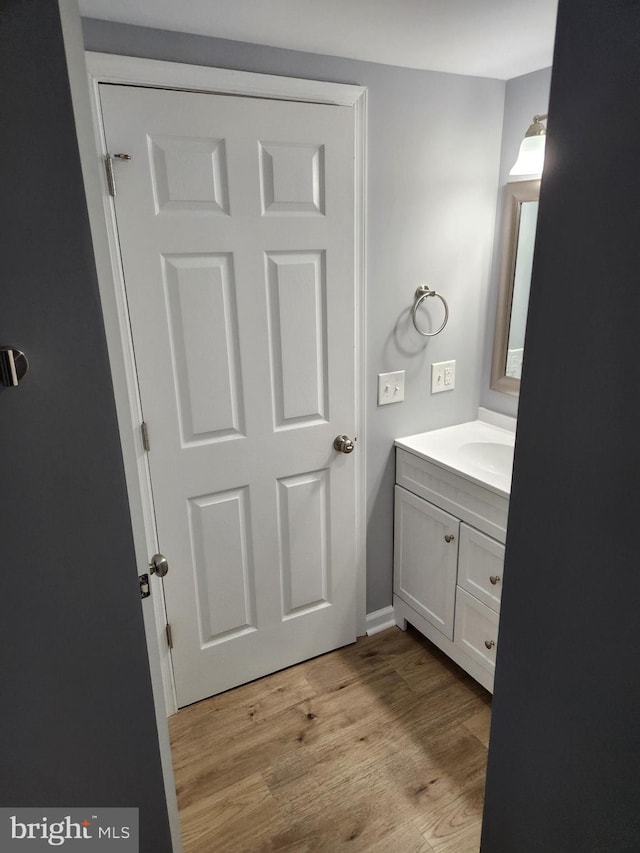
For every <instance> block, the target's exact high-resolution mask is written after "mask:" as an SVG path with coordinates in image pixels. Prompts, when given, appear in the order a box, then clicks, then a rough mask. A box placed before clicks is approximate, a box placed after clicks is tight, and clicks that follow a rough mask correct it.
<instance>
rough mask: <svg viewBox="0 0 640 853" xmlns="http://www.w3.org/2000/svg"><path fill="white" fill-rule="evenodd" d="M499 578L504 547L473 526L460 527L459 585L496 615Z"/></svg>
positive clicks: (498, 606)
mask: <svg viewBox="0 0 640 853" xmlns="http://www.w3.org/2000/svg"><path fill="white" fill-rule="evenodd" d="M503 577H504V545H502V543H500V542H496V540H495V539H491V538H490V537H489V536H485V535H484V533H480V531H478V530H474V528H473V527H469V526H468V525H466V524H461V525H460V551H459V556H458V584H459V586H461V587H462V588H463V589H465V590H466V591H467V592H468V593H470V594H471V595H473V596H474V597H475V598H477V599H478V600H479V601H481V602H482V603H483V604H486V605H487V607H490V608H491V609H492V610H495V612H496V613H499V612H500V596H501V594H502V578H503Z"/></svg>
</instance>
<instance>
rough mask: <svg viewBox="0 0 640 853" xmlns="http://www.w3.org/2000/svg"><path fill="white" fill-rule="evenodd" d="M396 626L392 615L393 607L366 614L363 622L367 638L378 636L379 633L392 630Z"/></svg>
mask: <svg viewBox="0 0 640 853" xmlns="http://www.w3.org/2000/svg"><path fill="white" fill-rule="evenodd" d="M395 624H396V620H395V617H394V615H393V607H392V606H391V605H389V607H383V608H382V610H374V612H373V613H367V618H366V620H365V625H366V631H367V637H371V636H373V634H378V633H379V632H380V631H386V630H387V628H393V627H394V625H395Z"/></svg>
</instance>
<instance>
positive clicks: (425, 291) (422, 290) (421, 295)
mask: <svg viewBox="0 0 640 853" xmlns="http://www.w3.org/2000/svg"><path fill="white" fill-rule="evenodd" d="M428 296H437V297H438V299H439V300H440V301H441V302H442V304H443V305H444V320H443V321H442V325H441V326H440V328H439V329H436V330H435V332H423V331H422V329H421V328H420V326H418V324H417V323H416V311H417V310H418V308H419V307H420V303H421V302H422V300H423V299H426V298H427V297H428ZM415 300H416V301H415V302H414V303H413V310H412V312H411V319H412V320H413V325H414V326H415V327H416V332H418V333H419V334H421V335H423V336H424V337H425V338H432V337H433V336H434V335H439V334H440V332H441V331H442V330H443V329H444V327H445V326H446V325H447V320H448V319H449V306H448V305H447V302H446V299H445V298H444V296H441V295H440V294H439V293H437V292H436V291H435V290H431V288H430V287H429V285H428V284H421V285H420V287H419V288H418V289H417V290H416V295H415Z"/></svg>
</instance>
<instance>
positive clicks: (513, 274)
mask: <svg viewBox="0 0 640 853" xmlns="http://www.w3.org/2000/svg"><path fill="white" fill-rule="evenodd" d="M539 194H540V181H539V180H537V181H517V182H514V183H509V184H507V185H506V187H505V203H504V229H503V233H502V243H501V260H500V284H499V289H498V307H497V311H496V328H495V334H494V342H493V362H492V366H491V387H492V388H493V390H494V391H502V392H503V393H505V394H519V393H520V375H521V372H522V356H523V353H524V331H525V327H526V325H527V307H528V304H529V289H530V286H531V268H532V266H533V246H534V243H535V236H536V224H537V220H538V196H539Z"/></svg>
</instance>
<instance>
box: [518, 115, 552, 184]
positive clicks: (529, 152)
mask: <svg viewBox="0 0 640 853" xmlns="http://www.w3.org/2000/svg"><path fill="white" fill-rule="evenodd" d="M546 118H547V116H546V115H539V116H534V117H533V124H532V125H531V126H530V127H529V129H528V130H527V132H526V134H525V137H524V139H523V140H522V142H521V143H520V151H519V152H518V159H517V160H516V162H515V163H514V165H513V168H512V169H511V171H510V172H509V180H510V181H532V180H535V179H537V178H540V177H541V176H542V168H543V166H544V146H545V142H546V139H547V130H546V128H545V126H544V125H543V124H542V122H543V121H544V119H546Z"/></svg>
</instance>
